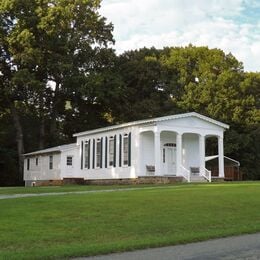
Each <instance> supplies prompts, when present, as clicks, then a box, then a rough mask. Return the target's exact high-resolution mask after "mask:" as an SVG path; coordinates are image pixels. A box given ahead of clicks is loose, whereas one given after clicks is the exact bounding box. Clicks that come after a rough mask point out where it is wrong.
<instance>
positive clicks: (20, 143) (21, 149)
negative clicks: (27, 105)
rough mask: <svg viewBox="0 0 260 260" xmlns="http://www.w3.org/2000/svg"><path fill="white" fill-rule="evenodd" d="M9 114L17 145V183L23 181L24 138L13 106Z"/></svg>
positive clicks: (12, 105)
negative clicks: (11, 118)
mask: <svg viewBox="0 0 260 260" xmlns="http://www.w3.org/2000/svg"><path fill="white" fill-rule="evenodd" d="M10 108H11V114H12V117H13V122H14V127H15V130H16V144H17V154H18V166H19V181H23V161H24V156H23V154H24V138H23V128H22V125H21V121H20V117H19V115H18V113H17V110H16V108H15V106H14V104H11V106H10Z"/></svg>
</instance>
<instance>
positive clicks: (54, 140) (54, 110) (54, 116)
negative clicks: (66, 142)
mask: <svg viewBox="0 0 260 260" xmlns="http://www.w3.org/2000/svg"><path fill="white" fill-rule="evenodd" d="M59 90H60V83H59V81H58V80H56V87H55V91H54V97H53V103H52V111H51V121H50V137H51V144H52V145H56V144H57V138H58V133H57V118H58V111H57V106H58V104H59V102H60V96H59V94H60V93H59Z"/></svg>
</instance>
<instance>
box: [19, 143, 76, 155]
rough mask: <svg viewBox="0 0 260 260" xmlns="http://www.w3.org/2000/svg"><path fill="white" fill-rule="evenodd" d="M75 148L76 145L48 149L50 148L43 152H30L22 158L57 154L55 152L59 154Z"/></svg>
mask: <svg viewBox="0 0 260 260" xmlns="http://www.w3.org/2000/svg"><path fill="white" fill-rule="evenodd" d="M76 146H77V144H76V143H73V144H64V145H59V146H55V147H50V148H47V149H43V150H39V151H35V152H31V153H26V154H24V156H29V155H38V154H46V153H57V152H58V153H60V152H62V151H66V150H71V149H74V148H76Z"/></svg>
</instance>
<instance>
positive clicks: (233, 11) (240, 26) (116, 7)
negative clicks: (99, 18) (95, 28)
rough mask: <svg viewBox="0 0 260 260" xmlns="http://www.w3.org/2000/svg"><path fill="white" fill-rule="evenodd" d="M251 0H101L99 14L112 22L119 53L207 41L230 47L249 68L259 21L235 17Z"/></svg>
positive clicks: (255, 61)
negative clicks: (252, 21)
mask: <svg viewBox="0 0 260 260" xmlns="http://www.w3.org/2000/svg"><path fill="white" fill-rule="evenodd" d="M245 2H246V3H247V4H251V5H256V4H257V1H255V0H244V1H243V0H229V1H226V0H211V1H209V0H196V1H191V0H163V1H162V0H103V3H102V8H101V13H102V14H103V15H104V16H105V17H107V19H108V21H111V22H112V23H113V24H114V27H115V29H114V36H115V40H116V44H115V48H116V50H117V52H118V53H122V52H123V51H125V50H130V49H137V48H142V47H144V46H146V47H151V46H155V47H157V48H162V47H164V46H185V45H188V44H189V43H192V44H193V45H196V46H201V45H204V46H205V45H207V46H209V47H210V48H220V49H223V50H224V51H225V52H232V53H233V54H234V55H235V56H236V57H237V59H238V60H240V61H242V62H243V63H244V66H245V69H246V70H249V71H259V70H260V46H259V42H260V26H259V24H260V20H258V21H255V23H254V24H250V23H242V22H240V21H239V19H238V18H239V16H240V15H241V14H242V12H244V11H245V8H246V5H245Z"/></svg>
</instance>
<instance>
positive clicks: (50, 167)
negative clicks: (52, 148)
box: [49, 155, 53, 170]
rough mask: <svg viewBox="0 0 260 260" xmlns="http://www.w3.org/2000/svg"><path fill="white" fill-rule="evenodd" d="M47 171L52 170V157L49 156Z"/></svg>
mask: <svg viewBox="0 0 260 260" xmlns="http://www.w3.org/2000/svg"><path fill="white" fill-rule="evenodd" d="M49 169H50V170H52V169H53V156H52V155H50V157H49Z"/></svg>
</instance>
